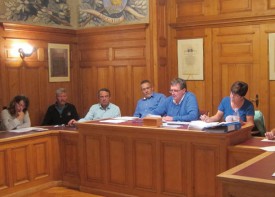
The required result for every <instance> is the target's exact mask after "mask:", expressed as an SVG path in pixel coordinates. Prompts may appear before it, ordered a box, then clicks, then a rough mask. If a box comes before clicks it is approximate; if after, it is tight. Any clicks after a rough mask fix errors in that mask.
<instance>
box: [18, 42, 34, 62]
mask: <svg viewBox="0 0 275 197" xmlns="http://www.w3.org/2000/svg"><path fill="white" fill-rule="evenodd" d="M35 51H36V48H35V47H33V46H31V45H26V46H24V47H21V48H19V49H18V52H19V53H20V57H21V58H22V59H24V58H25V57H30V56H31V55H32V54H33V52H35Z"/></svg>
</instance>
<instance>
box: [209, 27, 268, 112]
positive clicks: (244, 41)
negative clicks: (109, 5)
mask: <svg viewBox="0 0 275 197" xmlns="http://www.w3.org/2000/svg"><path fill="white" fill-rule="evenodd" d="M259 29H260V28H259V26H257V25H255V26H253V25H251V26H238V27H224V28H217V29H215V28H214V29H213V71H214V73H213V76H215V77H214V78H213V86H214V87H213V98H214V99H213V105H214V108H217V106H218V105H219V103H220V100H221V99H222V98H223V97H224V96H228V95H229V92H230V87H231V85H232V83H233V82H234V81H237V80H243V81H245V82H247V83H248V85H249V91H248V93H247V95H246V98H247V99H249V100H250V99H254V98H255V96H256V94H258V95H259V96H260V97H261V98H262V99H263V100H262V106H263V107H261V108H260V109H261V110H264V109H266V108H265V107H264V105H265V104H264V103H267V101H268V100H267V94H266V92H265V91H262V89H261V87H260V86H259V81H261V82H262V83H263V84H267V79H266V78H265V79H263V78H262V76H261V75H259V73H261V72H260V71H261V69H263V67H262V66H263V65H260V31H259ZM264 113H267V111H264Z"/></svg>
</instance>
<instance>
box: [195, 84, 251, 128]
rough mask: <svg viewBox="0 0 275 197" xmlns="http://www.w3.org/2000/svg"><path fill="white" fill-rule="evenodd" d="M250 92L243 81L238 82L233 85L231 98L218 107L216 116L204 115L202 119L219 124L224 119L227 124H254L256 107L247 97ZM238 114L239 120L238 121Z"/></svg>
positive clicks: (226, 98) (225, 99)
mask: <svg viewBox="0 0 275 197" xmlns="http://www.w3.org/2000/svg"><path fill="white" fill-rule="evenodd" d="M247 91H248V85H247V83H245V82H243V81H236V82H234V83H233V84H232V86H231V89H230V96H227V97H224V98H223V99H222V101H221V103H220V105H219V107H218V111H217V113H216V114H215V115H214V116H211V117H208V116H206V115H202V116H201V117H200V118H201V120H203V121H205V122H217V121H221V120H222V119H223V118H224V119H225V120H226V121H227V122H234V121H240V122H241V123H245V122H248V123H251V124H254V114H255V111H254V106H253V104H252V103H251V101H249V100H248V99H246V98H245V95H246V93H247ZM236 112H238V118H237V119H236V117H235V116H236V114H235V113H236Z"/></svg>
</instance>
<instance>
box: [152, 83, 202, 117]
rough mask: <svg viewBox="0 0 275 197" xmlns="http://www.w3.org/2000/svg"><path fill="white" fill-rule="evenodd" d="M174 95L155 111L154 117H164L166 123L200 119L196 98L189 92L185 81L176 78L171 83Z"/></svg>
mask: <svg viewBox="0 0 275 197" xmlns="http://www.w3.org/2000/svg"><path fill="white" fill-rule="evenodd" d="M169 92H170V93H171V94H172V95H171V96H170V97H168V98H167V99H166V100H165V102H164V103H163V104H161V105H160V106H159V107H158V108H157V109H155V110H154V111H153V114H154V115H161V116H163V118H162V119H163V120H164V121H186V122H189V121H192V120H198V118H199V107H198V102H197V98H196V96H195V95H194V94H193V93H192V92H189V91H187V85H186V82H185V80H183V79H181V78H176V79H174V80H172V81H171V83H170V91H169Z"/></svg>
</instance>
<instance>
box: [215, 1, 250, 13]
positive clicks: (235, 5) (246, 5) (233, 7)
mask: <svg viewBox="0 0 275 197" xmlns="http://www.w3.org/2000/svg"><path fill="white" fill-rule="evenodd" d="M243 11H249V12H251V11H252V0H244V1H238V0H221V1H220V13H230V12H231V13H232V12H243Z"/></svg>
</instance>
